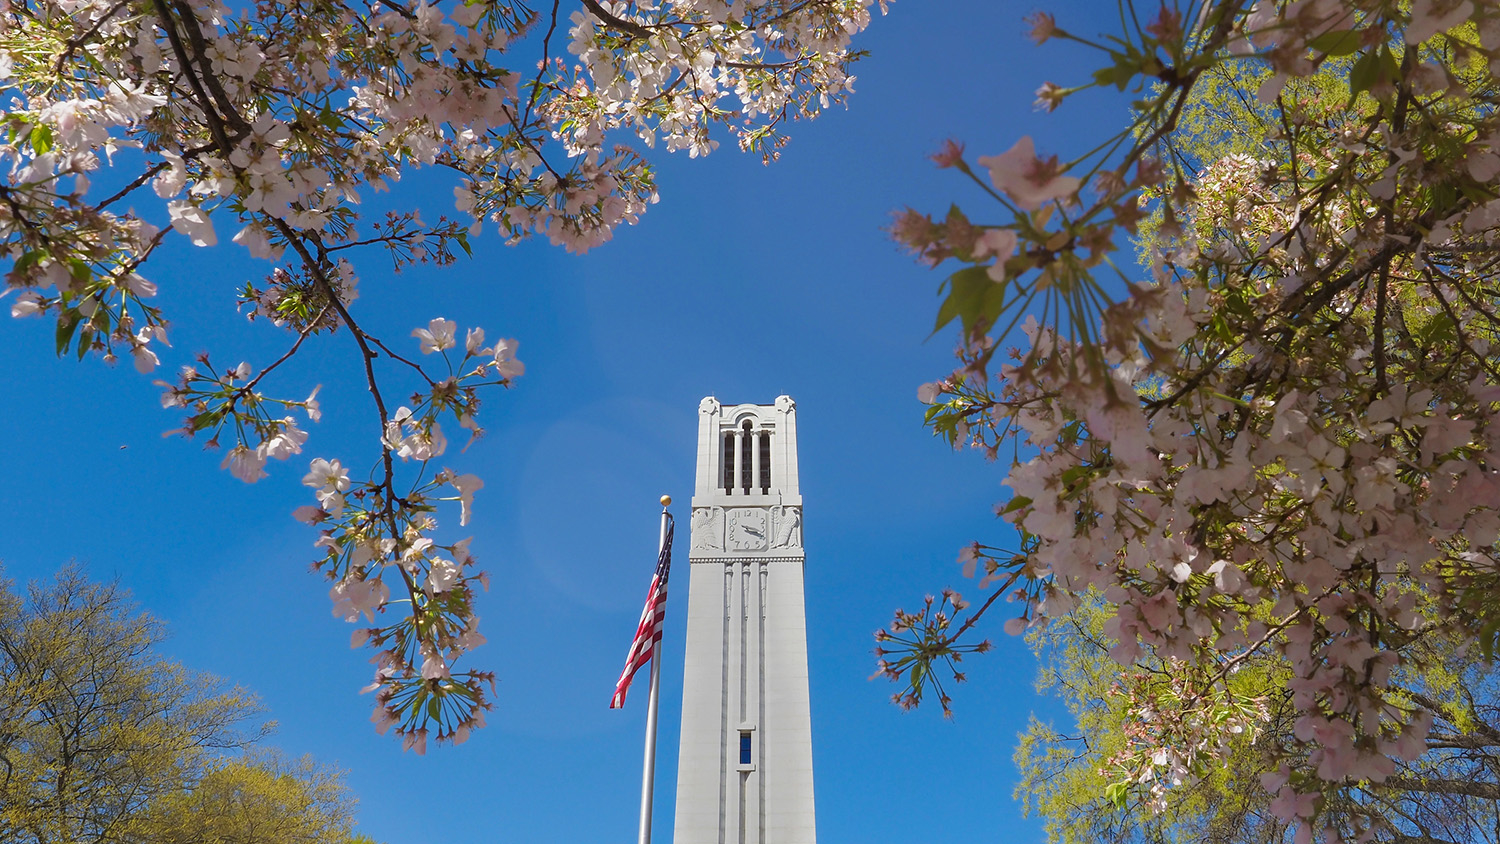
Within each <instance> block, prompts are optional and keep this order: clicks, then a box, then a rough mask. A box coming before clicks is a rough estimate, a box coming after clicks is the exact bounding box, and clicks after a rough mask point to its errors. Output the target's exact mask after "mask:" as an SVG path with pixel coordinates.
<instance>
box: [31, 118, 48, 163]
mask: <svg viewBox="0 0 1500 844" xmlns="http://www.w3.org/2000/svg"><path fill="white" fill-rule="evenodd" d="M31 148H32V149H33V150H34V151H35V152H36V154H37V155H45V154H47V152H48V151H49V150H51V149H52V129H51V128H50V127H48V126H47V125H46V124H44V123H38V124H37V125H35V126H33V127H31Z"/></svg>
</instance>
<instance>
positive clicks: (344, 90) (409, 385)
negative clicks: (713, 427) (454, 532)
mask: <svg viewBox="0 0 1500 844" xmlns="http://www.w3.org/2000/svg"><path fill="white" fill-rule="evenodd" d="M877 2H878V3H879V5H880V7H881V8H882V10H883V9H884V5H885V0H736V2H734V3H732V4H731V3H726V2H724V0H666V1H665V2H649V3H648V2H641V3H633V2H620V0H578V2H571V0H570V2H569V3H567V4H566V5H564V4H563V3H561V2H560V0H553V2H552V3H550V4H548V3H539V4H534V5H533V4H531V3H528V2H526V1H525V0H444V1H443V2H442V3H441V4H439V3H435V2H428V0H382V2H380V3H360V2H355V3H347V2H343V0H272V2H260V3H255V4H248V5H247V4H237V5H234V6H231V5H229V4H226V3H223V2H220V0H17V2H11V3H7V4H6V5H5V7H4V9H3V10H0V89H3V90H0V93H3V95H4V98H5V101H6V102H7V103H8V105H7V106H6V107H5V110H4V112H3V114H0V124H3V128H4V130H5V131H6V134H7V141H8V142H7V143H6V144H5V145H3V146H0V159H4V160H5V161H6V162H7V164H8V167H7V168H6V170H7V172H6V175H5V176H4V178H3V181H0V259H4V260H7V261H9V262H10V271H9V272H8V274H7V275H6V288H7V289H6V290H5V293H8V294H10V296H11V299H10V302H11V313H12V314H13V315H15V316H18V317H25V316H44V317H47V318H50V319H52V320H54V321H55V323H56V331H55V337H56V344H57V351H58V353H59V354H64V353H67V352H69V351H73V352H76V354H77V355H78V356H79V357H80V358H81V357H84V356H87V355H88V354H89V353H90V352H94V353H98V354H100V355H102V356H103V358H104V359H105V360H108V361H113V360H115V359H116V358H119V357H126V356H128V357H130V358H131V359H132V360H133V361H134V364H135V367H136V368H137V369H139V370H140V371H142V372H151V371H153V370H154V369H155V368H156V367H157V366H158V365H159V363H160V355H161V354H164V352H163V347H165V346H166V345H168V343H167V340H168V318H167V315H166V314H164V313H162V311H161V310H160V309H159V308H158V307H157V306H156V305H153V304H152V301H153V298H152V297H154V296H155V294H156V292H157V289H158V285H159V284H170V283H172V281H173V279H158V278H154V277H153V275H152V273H151V271H150V270H151V265H150V259H151V257H152V255H153V254H154V252H155V250H156V249H157V248H158V247H159V245H160V244H161V243H162V242H163V240H164V238H166V237H168V236H172V235H173V234H174V233H175V234H176V235H181V236H184V237H187V238H188V239H190V240H191V241H192V242H193V243H194V244H196V245H198V246H202V247H213V246H216V245H217V244H218V243H219V239H220V237H221V236H223V237H225V238H232V239H233V241H234V242H235V243H236V244H237V247H235V248H239V247H243V248H245V249H247V250H248V251H249V253H250V254H251V255H252V256H254V257H256V258H260V259H264V260H266V261H267V262H269V263H268V265H267V267H266V276H265V278H264V279H263V280H262V281H260V282H256V283H247V284H243V285H241V284H240V281H239V280H236V279H224V280H223V281H224V282H225V285H224V286H223V287H221V288H220V289H221V291H222V292H223V293H224V294H228V295H226V298H225V302H226V304H228V303H229V301H230V299H231V297H232V295H233V293H234V291H238V297H239V301H238V304H240V305H242V306H244V307H246V308H247V309H248V311H249V315H250V318H251V319H253V320H260V321H263V323H268V324H269V326H270V327H271V328H272V330H279V331H282V332H284V333H285V335H286V337H287V351H286V353H285V354H284V355H283V356H281V357H280V358H278V359H276V360H274V361H268V362H262V363H261V365H260V366H259V368H258V371H257V368H256V367H255V366H252V365H251V364H249V363H240V364H237V365H235V366H224V365H222V364H215V363H213V362H211V361H210V359H209V357H208V356H207V355H203V356H201V357H200V358H199V359H198V360H197V361H196V363H191V364H189V365H186V366H183V367H182V368H181V370H180V371H179V373H178V375H177V377H176V379H175V381H173V382H172V383H167V382H161V384H162V386H163V388H164V389H165V394H164V396H163V403H164V404H165V405H166V406H168V407H180V408H183V409H184V410H185V411H186V412H187V420H186V423H185V425H184V427H183V429H182V432H183V433H184V434H186V435H187V436H201V437H204V438H206V439H207V441H208V443H209V444H210V445H215V446H222V447H223V448H224V449H225V450H226V452H227V454H226V457H225V459H224V466H225V467H226V468H228V469H229V470H230V471H231V472H232V473H233V474H234V475H235V476H236V477H238V478H240V479H242V480H244V481H246V482H250V483H254V482H255V481H257V480H259V479H260V478H262V477H264V476H265V475H266V472H265V467H266V465H267V462H268V461H271V460H286V459H288V458H290V457H292V456H294V455H297V454H300V453H302V450H303V446H304V444H305V443H306V440H307V436H308V435H307V432H306V431H305V430H303V429H302V428H301V427H300V426H301V425H302V424H306V423H305V422H304V421H302V420H301V419H300V418H299V417H298V416H297V415H296V414H297V413H304V414H305V415H306V417H307V418H308V419H310V420H311V421H314V422H316V421H318V419H319V416H320V414H321V410H320V408H319V406H318V403H317V397H316V396H317V391H316V390H314V391H313V394H312V395H309V396H307V397H305V398H304V397H301V396H300V395H299V396H297V397H291V398H288V397H285V396H275V395H271V394H270V393H269V390H270V389H271V386H272V384H273V383H274V381H275V379H269V376H271V375H272V373H275V372H277V371H278V370H279V369H280V368H281V367H283V366H285V365H286V364H287V362H288V361H290V360H292V359H295V358H296V356H297V354H298V352H299V351H300V350H302V349H303V348H304V344H305V343H306V342H307V341H308V340H309V338H310V337H312V336H313V335H317V334H322V333H332V332H336V331H340V330H342V332H343V334H344V336H346V337H347V338H348V342H349V344H350V351H351V352H352V353H353V355H354V359H355V360H357V363H356V364H355V365H354V366H353V367H351V377H354V378H358V379H361V380H362V381H363V383H365V384H366V385H367V386H368V388H369V391H370V393H371V397H372V411H373V412H372V419H371V426H370V433H371V438H370V439H371V441H372V442H373V441H375V440H376V439H378V440H379V442H380V444H381V446H380V449H379V451H378V452H377V453H376V454H375V456H374V459H373V460H370V459H368V458H364V457H360V456H355V457H354V458H352V459H351V458H349V457H348V456H345V457H344V458H342V459H329V458H326V457H319V458H316V459H314V460H313V461H312V463H311V467H310V470H309V471H308V473H307V475H306V476H305V477H304V478H303V483H305V484H306V485H307V486H309V487H311V488H312V489H313V490H314V491H315V495H316V499H317V504H316V505H311V504H310V505H308V506H306V507H303V508H301V509H299V510H298V511H297V513H296V516H297V518H299V519H301V520H303V521H305V522H307V523H308V524H311V525H317V526H319V527H320V529H321V531H322V535H321V538H320V539H319V540H318V542H317V547H318V548H319V549H320V551H319V553H320V554H321V555H322V556H321V557H320V558H319V559H318V561H317V563H316V565H317V566H318V567H319V568H320V569H321V570H322V571H323V572H324V574H326V575H327V577H328V578H329V580H330V581H331V583H332V585H333V588H332V590H331V592H330V598H331V599H332V600H333V603H334V612H335V615H337V616H340V617H343V618H345V619H346V620H348V621H356V620H357V619H358V618H359V617H360V615H361V614H363V615H365V616H366V618H367V619H368V620H369V621H370V622H372V623H373V622H374V620H375V615H376V613H378V612H380V611H382V610H383V609H385V608H386V607H387V604H388V603H393V604H395V605H396V606H397V607H400V608H401V613H400V615H401V616H402V617H401V618H399V619H397V620H395V621H392V622H390V623H387V624H382V625H378V626H376V627H373V628H370V629H367V630H364V631H360V632H358V633H356V634H355V636H354V637H353V641H354V644H355V645H356V646H359V645H361V644H369V645H370V646H372V647H375V648H377V649H379V650H380V654H379V656H378V658H377V659H376V660H375V662H376V664H377V671H376V676H375V685H376V687H377V691H376V711H375V717H374V718H373V719H372V720H374V721H375V722H376V726H377V729H379V730H381V731H382V732H384V731H385V730H387V729H389V728H390V727H391V726H392V725H395V726H396V734H397V735H398V736H401V737H403V738H404V740H405V746H406V747H409V748H415V749H416V750H417V751H418V752H421V751H422V750H423V749H424V748H425V747H426V740H427V737H428V735H429V727H430V728H431V729H433V730H435V731H436V737H437V738H438V739H451V740H453V741H455V742H461V741H464V740H465V739H466V738H467V737H468V735H469V732H470V730H471V729H472V728H475V727H478V726H481V725H482V724H483V723H484V712H485V710H486V709H488V708H489V706H490V704H489V703H488V700H487V698H486V693H485V686H486V685H489V686H490V687H491V689H492V690H493V684H494V675H493V673H491V672H484V671H475V670H469V671H465V672H459V673H454V672H453V671H452V666H453V664H454V662H455V661H456V660H457V659H459V658H460V657H461V656H462V655H463V654H464V653H465V652H467V651H469V650H471V649H472V648H474V647H477V646H478V645H479V644H481V643H483V642H484V636H483V635H482V634H481V633H480V632H479V629H478V621H479V620H478V616H477V614H476V613H475V608H474V603H473V593H472V585H473V584H474V583H475V582H487V581H485V576H484V574H483V573H482V572H478V571H476V570H475V569H474V568H473V560H472V558H471V556H470V554H469V548H468V540H459V539H457V537H442V536H440V535H436V534H435V529H436V527H437V522H436V519H435V516H434V513H435V512H436V511H437V509H438V507H439V502H442V501H448V502H458V521H459V525H460V526H462V525H464V524H466V523H467V522H468V519H469V511H470V508H471V504H472V501H473V497H474V494H475V492H476V491H477V490H479V489H480V488H481V487H482V486H483V482H482V481H481V480H480V479H479V478H478V477H476V476H474V475H472V474H461V473H457V472H452V471H449V470H448V469H446V468H443V469H442V470H441V471H439V467H438V466H429V463H430V461H433V460H436V459H438V458H439V457H441V456H443V455H444V453H445V452H446V449H447V443H448V440H447V437H446V435H445V433H444V431H443V424H447V425H448V426H449V430H450V431H451V430H453V426H454V425H457V426H458V427H461V428H464V429H467V430H469V431H470V432H471V433H472V435H474V436H478V435H479V434H480V433H481V428H480V413H479V409H480V401H481V391H484V390H485V389H486V388H489V387H496V386H500V387H503V386H508V385H509V384H510V383H511V381H512V380H513V379H515V378H516V377H518V376H520V375H521V374H522V373H523V372H524V366H523V365H522V363H521V362H520V360H519V359H518V358H517V356H516V348H517V344H516V341H515V340H512V339H502V340H498V341H496V340H486V338H485V332H484V331H483V330H482V329H481V328H479V327H470V326H464V327H462V328H461V327H460V326H458V325H457V324H456V323H454V322H453V321H451V320H447V319H443V318H441V317H438V318H436V319H432V320H431V321H430V322H426V323H424V324H422V325H419V326H417V327H416V329H415V330H414V331H413V332H412V333H413V335H414V336H415V337H416V338H417V342H415V343H412V344H411V345H410V346H404V345H402V344H398V343H396V341H395V340H394V339H392V338H381V337H377V336H375V335H373V334H372V333H370V332H369V331H368V330H366V329H365V328H363V327H361V325H360V323H359V321H358V320H357V319H356V317H355V316H354V313H355V311H357V308H356V307H355V306H354V300H355V298H356V297H357V295H358V289H357V285H358V281H359V274H360V270H359V264H358V262H359V261H361V260H362V258H360V256H361V255H363V254H365V253H368V252H370V251H372V250H373V251H375V252H377V253H378V252H384V253H385V255H386V257H387V258H388V259H389V260H390V261H391V262H392V263H393V264H394V266H395V268H396V269H398V270H399V269H401V268H402V267H404V266H407V265H410V264H413V263H417V262H423V263H425V262H433V263H436V264H439V265H442V264H448V263H451V262H452V261H453V260H454V259H455V256H456V254H457V253H458V252H460V251H462V252H465V253H467V252H468V251H469V249H470V246H469V239H470V238H471V237H474V236H477V235H478V234H479V233H480V232H481V231H482V230H483V229H485V228H489V229H490V230H491V231H494V232H497V233H498V235H499V236H500V237H502V238H505V239H506V240H507V241H508V242H516V241H519V240H520V239H522V238H526V237H529V236H532V235H542V236H545V237H547V238H548V239H549V240H550V241H551V242H553V243H555V244H558V245H561V246H563V247H565V248H567V249H568V250H569V251H575V252H577V251H583V250H586V249H589V248H591V247H594V246H597V245H599V244H600V243H603V242H604V241H606V240H608V239H609V237H610V236H611V233H612V232H613V230H614V229H615V227H617V226H619V225H622V224H625V223H631V222H634V221H635V220H636V218H637V217H638V216H639V215H640V214H641V213H643V212H644V211H645V210H646V208H647V207H648V206H649V205H650V204H651V203H653V202H655V201H656V189H655V185H654V180H653V173H652V169H651V166H650V164H649V163H648V162H647V161H646V160H645V159H644V158H643V157H642V156H641V155H640V153H639V151H638V149H636V148H632V147H631V146H629V145H628V142H634V143H636V144H638V145H642V146H644V147H646V148H655V147H656V146H657V145H658V144H660V145H661V146H664V147H665V148H666V150H668V151H674V150H683V151H686V152H687V153H688V155H689V156H693V157H696V156H700V155H706V154H708V153H709V152H711V151H712V150H713V149H714V148H716V147H717V146H718V144H719V140H718V137H719V136H727V137H730V138H733V139H734V141H735V142H736V143H737V145H738V146H739V147H740V148H741V149H744V150H748V151H753V152H757V153H760V154H761V155H762V156H763V157H764V158H765V159H766V160H767V161H769V160H771V159H773V158H775V157H776V156H777V155H778V150H779V149H780V147H781V146H782V144H784V143H785V141H786V137H785V135H784V130H785V128H786V124H787V123H788V121H790V120H793V119H797V118H811V117H814V116H816V115H817V114H818V113H820V112H821V111H822V110H823V109H824V108H826V107H828V106H829V105H831V104H836V103H839V102H842V101H843V100H844V98H845V96H846V95H847V94H848V92H849V90H850V85H851V83H852V81H853V77H852V76H851V75H850V72H849V71H850V65H851V63H852V62H853V61H855V60H856V59H857V58H859V55H860V54H859V53H857V52H855V51H853V50H852V49H851V48H850V39H851V37H852V36H853V35H855V34H857V33H858V32H860V31H861V30H863V29H864V28H865V26H867V25H868V23H869V21H870V16H871V13H870V9H871V7H872V6H875V5H876V4H877ZM565 54H570V57H569V58H568V59H567V60H565V59H564V55H565ZM532 69H535V70H534V71H533V70H532ZM420 167H435V168H439V171H440V174H443V175H445V176H446V177H448V178H451V179H452V181H453V183H454V194H455V197H456V211H457V213H458V215H459V216H460V217H461V218H462V219H461V220H450V219H449V218H447V217H446V216H437V214H438V213H439V211H440V210H441V209H411V210H397V211H392V212H390V213H389V214H388V215H386V216H385V217H384V218H383V219H368V220H366V219H362V218H361V217H360V214H359V212H358V209H359V205H360V201H361V197H362V195H368V194H372V193H375V192H378V191H383V190H385V189H387V188H388V187H389V186H390V185H391V184H392V183H394V182H396V181H398V180H400V179H401V178H403V177H404V176H405V175H407V174H408V173H409V172H410V171H412V170H415V169H417V168H420ZM96 182H97V184H95V183H96ZM126 209H141V210H140V212H139V213H137V211H135V210H126ZM424 212H425V217H424ZM464 329H467V330H464ZM408 342H409V341H408ZM418 351H420V353H421V354H422V355H436V356H437V358H436V359H432V358H428V359H425V360H437V362H436V363H425V362H421V361H423V360H424V358H421V357H419V356H418V354H417V352H418ZM278 374H279V373H278ZM268 379H269V380H268ZM405 395H413V396H415V398H414V399H413V400H412V402H411V405H409V406H407V405H398V403H397V401H396V397H397V396H405ZM344 448H347V446H341V448H340V449H338V450H340V451H342V450H343V449H344ZM329 453H331V451H330V452H329ZM345 453H346V455H347V452H345ZM355 454H356V455H358V454H359V451H358V450H356V451H355ZM429 469H431V471H429ZM444 506H452V505H451V504H450V505H444ZM393 592H394V593H395V594H396V596H397V600H395V601H392V599H391V596H392V593H393Z"/></svg>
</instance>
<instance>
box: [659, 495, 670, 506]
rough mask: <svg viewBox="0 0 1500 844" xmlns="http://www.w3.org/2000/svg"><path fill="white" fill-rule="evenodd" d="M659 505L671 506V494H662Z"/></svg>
mask: <svg viewBox="0 0 1500 844" xmlns="http://www.w3.org/2000/svg"><path fill="white" fill-rule="evenodd" d="M661 506H663V507H670V506H672V496H670V495H663V496H662V497H661Z"/></svg>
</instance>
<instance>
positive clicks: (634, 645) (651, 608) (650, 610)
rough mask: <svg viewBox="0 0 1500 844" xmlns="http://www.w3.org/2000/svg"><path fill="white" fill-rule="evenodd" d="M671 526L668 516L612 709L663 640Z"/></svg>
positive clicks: (622, 699) (670, 565)
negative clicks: (663, 538)
mask: <svg viewBox="0 0 1500 844" xmlns="http://www.w3.org/2000/svg"><path fill="white" fill-rule="evenodd" d="M672 528H673V524H672V517H671V516H670V515H667V539H666V541H665V542H663V543H662V545H661V555H660V556H659V557H657V558H656V574H654V575H652V577H651V590H650V591H649V592H647V593H646V606H645V607H644V608H643V609H642V610H641V623H640V624H639V625H637V626H636V628H635V639H633V640H632V641H631V643H630V653H628V654H626V656H625V670H624V671H621V672H620V682H618V683H616V684H615V696H614V697H612V698H610V701H609V708H610V709H619V708H621V707H623V706H624V705H625V692H626V691H628V690H629V689H630V680H631V678H633V677H634V676H635V672H637V671H639V670H640V669H641V666H643V665H645V664H646V663H648V662H650V661H651V653H652V650H653V648H654V647H655V645H656V643H657V642H660V641H661V629H662V621H663V620H664V619H665V618H666V616H667V572H668V571H669V570H670V569H671V568H672Z"/></svg>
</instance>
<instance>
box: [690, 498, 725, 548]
mask: <svg viewBox="0 0 1500 844" xmlns="http://www.w3.org/2000/svg"><path fill="white" fill-rule="evenodd" d="M693 550H695V551H699V550H701V551H723V550H724V508H723V507H695V508H694V509H693Z"/></svg>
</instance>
